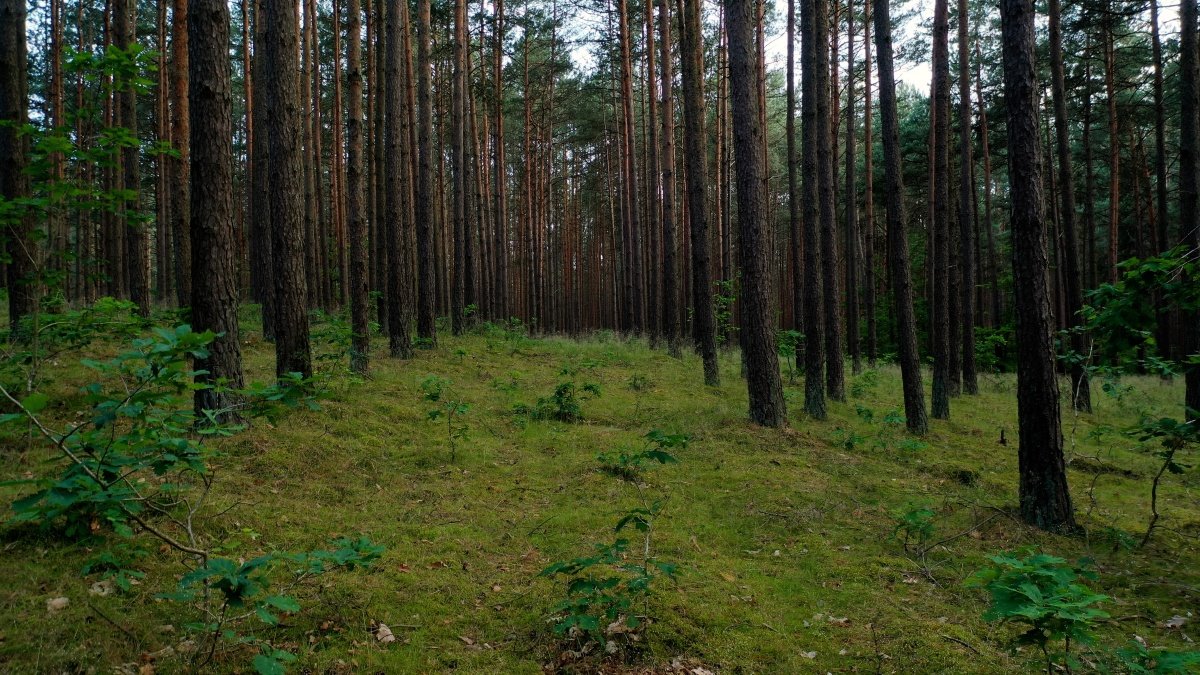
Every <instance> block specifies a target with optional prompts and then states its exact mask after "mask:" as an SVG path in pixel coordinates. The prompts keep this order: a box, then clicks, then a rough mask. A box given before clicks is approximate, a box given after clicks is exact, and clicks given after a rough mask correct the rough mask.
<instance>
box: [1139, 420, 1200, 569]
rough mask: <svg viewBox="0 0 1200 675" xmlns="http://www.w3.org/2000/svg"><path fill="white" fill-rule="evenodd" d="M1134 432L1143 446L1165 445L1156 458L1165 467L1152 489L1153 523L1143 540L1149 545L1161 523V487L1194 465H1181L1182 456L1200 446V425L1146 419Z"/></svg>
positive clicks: (1151, 512)
mask: <svg viewBox="0 0 1200 675" xmlns="http://www.w3.org/2000/svg"><path fill="white" fill-rule="evenodd" d="M1131 433H1132V434H1134V435H1136V436H1137V437H1138V440H1139V441H1141V442H1142V443H1146V442H1150V441H1157V442H1158V444H1159V445H1160V446H1161V449H1159V450H1156V451H1154V456H1155V457H1157V458H1158V459H1160V460H1162V465H1161V466H1160V467H1159V469H1158V472H1157V473H1155V474H1154V480H1153V482H1152V483H1151V487H1150V524H1149V525H1148V526H1147V527H1146V535H1145V536H1144V537H1142V543H1141V545H1142V546H1145V545H1146V542H1148V541H1150V535H1151V534H1153V533H1154V527H1155V525H1157V524H1158V518H1159V513H1158V486H1159V484H1160V483H1161V482H1162V479H1163V475H1164V474H1166V473H1168V472H1170V473H1172V474H1181V473H1183V472H1184V471H1187V470H1188V469H1189V468H1191V466H1190V465H1188V464H1184V463H1183V462H1180V461H1179V460H1178V455H1179V453H1180V452H1181V451H1182V450H1184V449H1185V448H1188V447H1189V446H1195V445H1198V444H1200V425H1197V424H1196V423H1194V422H1180V421H1178V420H1174V419H1171V418H1170V417H1160V418H1158V419H1154V418H1149V417H1144V418H1142V421H1141V422H1140V423H1139V424H1138V426H1137V427H1135V428H1134V429H1133V430H1132V431H1131Z"/></svg>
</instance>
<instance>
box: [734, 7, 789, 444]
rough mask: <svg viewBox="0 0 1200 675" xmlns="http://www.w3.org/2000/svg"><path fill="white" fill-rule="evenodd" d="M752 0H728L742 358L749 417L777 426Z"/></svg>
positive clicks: (782, 418) (782, 414)
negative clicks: (744, 365)
mask: <svg viewBox="0 0 1200 675" xmlns="http://www.w3.org/2000/svg"><path fill="white" fill-rule="evenodd" d="M756 4H757V3H756V2H755V0H726V3H725V11H726V14H727V16H728V19H729V27H728V31H729V78H730V85H731V92H730V93H731V94H732V96H733V101H734V103H733V126H734V135H733V141H734V152H735V153H736V161H737V191H738V195H737V197H738V227H739V230H740V232H739V237H738V251H739V254H740V262H741V268H742V276H741V279H742V284H741V303H742V333H743V335H744V337H743V339H742V347H743V349H744V353H743V354H742V358H743V361H744V363H745V364H746V385H747V388H748V389H749V394H750V419H751V421H753V422H754V423H756V424H761V425H763V426H768V427H779V426H783V425H784V424H786V423H787V407H786V405H785V404H784V401H783V385H782V383H781V382H780V378H779V355H778V353H777V352H776V350H775V330H774V320H773V319H774V312H773V311H772V307H773V304H772V302H771V295H770V288H771V280H770V274H771V269H770V267H771V262H770V259H769V244H768V234H767V230H768V225H767V222H766V204H765V203H764V201H765V197H766V195H765V192H766V191H765V190H764V183H763V178H762V171H763V168H764V167H763V163H762V147H763V145H764V144H765V143H766V137H765V136H764V129H763V123H762V116H761V111H760V108H761V107H762V106H763V105H764V104H765V101H763V100H762V98H761V96H760V93H761V92H760V91H759V90H758V87H757V84H756V81H757V78H756V77H755V69H756V66H755V61H756V59H755V56H754V54H755V49H754V25H755V18H754V17H755V15H756V12H755V5H756Z"/></svg>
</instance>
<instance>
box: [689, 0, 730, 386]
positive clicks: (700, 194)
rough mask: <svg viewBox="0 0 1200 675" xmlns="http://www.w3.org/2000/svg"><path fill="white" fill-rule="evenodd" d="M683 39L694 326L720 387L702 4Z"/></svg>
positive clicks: (696, 3) (696, 5)
mask: <svg viewBox="0 0 1200 675" xmlns="http://www.w3.org/2000/svg"><path fill="white" fill-rule="evenodd" d="M680 1H681V3H682V5H683V12H682V13H681V15H680V25H681V28H682V30H681V34H682V38H681V41H680V55H681V58H680V61H681V66H682V68H681V70H682V81H683V120H684V135H683V138H684V144H685V150H684V151H685V153H686V162H687V186H688V219H689V224H690V228H691V257H692V312H693V317H692V327H693V333H694V335H695V339H696V347H697V351H699V352H700V356H701V358H702V359H703V360H704V383H705V384H707V385H709V386H714V387H716V386H720V384H721V374H720V371H719V369H718V367H717V336H716V325H715V322H714V319H713V304H712V300H713V297H712V274H711V272H710V270H709V254H708V250H709V249H708V246H709V243H708V219H707V211H708V205H707V203H706V202H707V201H708V172H707V171H706V170H705V164H706V157H707V155H708V153H707V145H708V143H707V137H706V136H705V134H704V115H705V111H704V39H703V34H702V33H701V23H700V13H701V1H700V0H680Z"/></svg>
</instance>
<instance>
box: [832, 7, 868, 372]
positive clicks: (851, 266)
mask: <svg viewBox="0 0 1200 675" xmlns="http://www.w3.org/2000/svg"><path fill="white" fill-rule="evenodd" d="M853 10H854V8H853V7H852V6H851V4H850V3H849V2H848V3H847V5H846V193H845V197H844V200H845V204H844V206H843V208H844V209H845V215H846V229H845V232H844V235H845V237H846V342H847V346H848V348H849V349H850V363H851V372H853V373H854V374H855V375H857V374H859V373H861V372H862V346H861V342H860V340H859V334H858V319H859V315H858V294H859V291H860V289H859V284H858V253H859V252H858V203H857V202H858V200H857V194H858V185H857V183H856V176H855V171H854V170H855V164H856V163H857V161H858V158H857V157H856V156H855V153H856V152H857V151H858V148H857V146H856V144H855V139H854V127H855V124H856V123H857V120H856V119H855V115H854V23H855V22H854V11H853ZM835 96H836V92H835Z"/></svg>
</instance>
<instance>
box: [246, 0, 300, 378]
mask: <svg viewBox="0 0 1200 675" xmlns="http://www.w3.org/2000/svg"><path fill="white" fill-rule="evenodd" d="M261 2H262V5H261V7H262V10H263V17H262V19H263V38H264V40H263V43H262V45H261V46H262V49H263V77H262V78H261V79H260V80H259V83H260V85H261V86H262V87H263V89H264V92H263V93H264V103H265V109H266V111H267V116H266V120H265V121H266V124H265V130H266V133H267V136H268V141H267V143H268V146H267V150H268V157H267V164H268V166H269V167H270V168H269V171H270V176H269V185H270V187H271V189H270V199H269V206H270V209H271V262H272V266H273V271H274V274H273V276H274V282H275V322H274V324H275V372H276V375H277V376H278V377H280V378H282V377H284V376H286V375H287V374H288V373H300V374H301V375H303V376H305V377H307V376H309V375H311V374H312V352H311V349H310V347H309V337H308V312H307V311H306V309H305V297H306V295H307V287H306V283H305V281H306V277H305V274H304V252H303V246H304V238H303V229H302V227H303V218H304V216H303V211H302V207H301V204H300V199H301V195H302V188H303V184H302V181H301V176H300V164H301V162H302V161H303V159H302V156H303V155H302V153H301V147H300V145H299V143H300V139H301V133H300V124H301V120H300V106H301V102H300V82H299V78H300V62H299V61H300V59H299V44H298V41H299V26H298V25H297V24H298V21H297V17H296V7H295V3H293V2H290V1H289V0H261Z"/></svg>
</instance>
